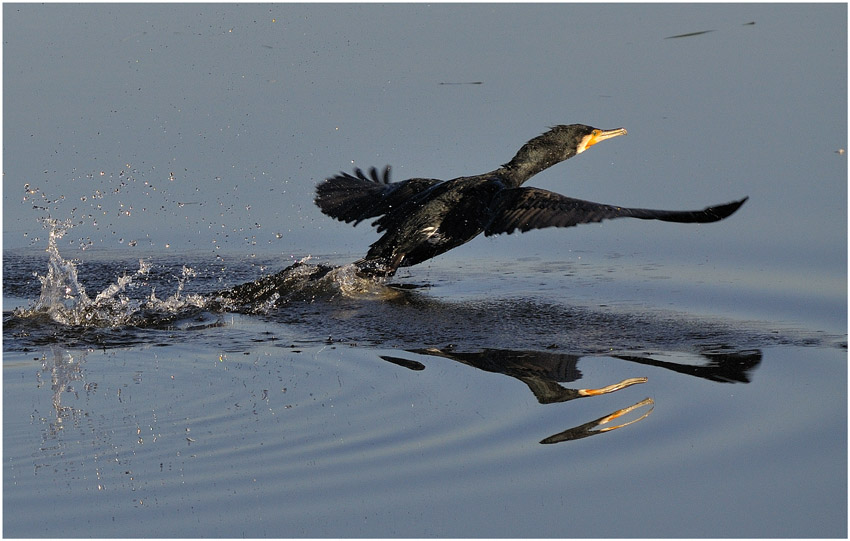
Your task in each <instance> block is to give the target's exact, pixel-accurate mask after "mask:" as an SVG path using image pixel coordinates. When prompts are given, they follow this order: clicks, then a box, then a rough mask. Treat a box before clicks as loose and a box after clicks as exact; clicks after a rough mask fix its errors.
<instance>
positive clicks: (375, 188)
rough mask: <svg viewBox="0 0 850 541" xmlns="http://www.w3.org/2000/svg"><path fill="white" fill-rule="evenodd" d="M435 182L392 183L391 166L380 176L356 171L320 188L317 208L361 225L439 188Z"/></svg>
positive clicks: (421, 180) (318, 188)
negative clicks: (427, 191) (420, 194)
mask: <svg viewBox="0 0 850 541" xmlns="http://www.w3.org/2000/svg"><path fill="white" fill-rule="evenodd" d="M439 182H440V181H439V180H437V179H431V178H412V179H410V180H405V181H403V182H395V183H390V166H387V167H385V168H384V170H383V171H382V172H379V171H378V170H377V169H375V168H374V167H372V168H370V169H369V177H367V176H366V175H365V174H364V173H363V171H362V170H360V169H359V168H358V169H355V170H354V175H349V174H348V173H340V174H338V175H336V176H334V177H331V178H329V179H327V180H324V181H323V182H321V183H320V184H319V185H318V186H316V199H315V202H316V205H318V206H319V208H320V209H321V210H322V212H323V213H325V214H327V215H328V216H330V217H332V218H336V219H337V220H340V221H343V222H354V225H357V224H359V223H360V222H362V221H363V220H365V219H367V218H373V217H375V216H381V215H383V214H386V213H387V212H389V211H390V210H392V209H393V208H396V207H398V206H399V205H401V204H402V203H404V202H405V201H407V200H408V199H410V198H411V197H413V196H414V195H416V194H418V193H420V192H422V191H423V190H426V189H428V188H430V187H431V186H433V185H434V184H438V183H439Z"/></svg>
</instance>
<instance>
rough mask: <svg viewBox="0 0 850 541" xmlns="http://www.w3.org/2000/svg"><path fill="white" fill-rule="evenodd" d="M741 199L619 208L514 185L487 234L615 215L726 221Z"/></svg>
mask: <svg viewBox="0 0 850 541" xmlns="http://www.w3.org/2000/svg"><path fill="white" fill-rule="evenodd" d="M746 200H747V198H746V197H745V198H743V199H741V200H740V201H735V202H732V203H727V204H725V205H718V206H715V207H707V208H705V209H703V210H652V209H634V208H625V207H617V206H613V205H603V204H600V203H592V202H590V201H582V200H581V199H573V198H572V197H566V196H563V195H561V194H558V193H555V192H550V191H547V190H541V189H539V188H510V189H507V190H503V191H502V192H500V193H499V194H498V195H497V196H496V199H495V200H494V204H493V217H492V218H491V220H490V222H489V223H488V224H487V226H486V228H485V229H484V234H485V235H487V236H490V235H498V234H499V233H513V232H514V231H515V230H517V229H519V230H520V231H522V232H525V231H528V230H529V229H540V228H543V227H570V226H573V225H578V224H584V223H592V222H601V221H602V220H607V219H613V218H639V219H641V220H662V221H665V222H681V223H708V222H716V221H718V220H722V219H723V218H726V217H727V216H729V215H731V214H732V213H733V212H735V211H736V210H738V208H739V207H740V206H741V205H743V204H744V201H746Z"/></svg>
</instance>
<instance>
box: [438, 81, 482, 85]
mask: <svg viewBox="0 0 850 541" xmlns="http://www.w3.org/2000/svg"><path fill="white" fill-rule="evenodd" d="M438 84H441V85H483V84H484V81H469V82H451V83H438Z"/></svg>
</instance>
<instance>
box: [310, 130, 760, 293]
mask: <svg viewBox="0 0 850 541" xmlns="http://www.w3.org/2000/svg"><path fill="white" fill-rule="evenodd" d="M625 133H626V130H624V129H622V128H619V129H617V130H607V131H606V130H599V129H596V128H592V127H590V126H585V125H582V124H571V125H565V126H556V127H554V128H552V129H551V130H550V131H548V132H546V133H544V134H543V135H541V136H539V137H536V138H534V139H532V140H531V141H529V142H528V143H526V144H525V145H523V147H522V148H521V149H520V150H519V152H517V154H516V156H514V158H513V159H512V160H511V161H510V162H508V163H506V164H505V165H503V166H501V167H500V168H498V169H496V170H494V171H491V172H489V173H485V174H482V175H475V176H470V177H459V178H455V179H452V180H447V181H441V180H437V179H426V178H413V179H409V180H405V181H402V182H396V183H390V182H389V167H388V168H386V169H385V170H384V171H383V173H382V174H381V173H379V172H378V171H377V170H376V169H374V168H372V169H371V171H370V176H368V177H367V176H366V175H365V174H364V173H363V172H362V171H361V170H359V169H357V170H355V174H354V175H349V174H347V173H340V174H339V175H337V176H334V177H331V178H329V179H327V180H325V181H324V182H322V183H320V184H319V185H318V187H317V188H316V204H317V205H318V206H319V208H320V209H321V210H322V212H323V213H325V214H327V215H328V216H331V217H333V218H336V219H338V220H341V221H344V222H354V225H357V224H358V223H360V222H361V221H363V220H365V219H368V218H376V217H377V218H378V219H377V220H375V221H374V222H373V223H372V225H374V226H376V227H377V230H378V232H379V233H384V234H383V236H382V237H381V238H380V239H378V240H377V242H375V243H374V244H372V246H371V247H370V249H369V252H368V253H367V254H366V257H364V258H363V259H361V260H360V261H358V262H357V265H358V267H359V268H360V270H361V271H362V272H363V273H365V274H370V275H379V276H380V275H392V274H394V273H395V271H396V269H398V268H399V267H408V266H411V265H416V264H418V263H422V262H423V261H426V260H428V259H431V258H432V257H435V256H437V255H440V254H442V253H444V252H447V251H448V250H451V249H452V248H456V247H457V246H460V245H461V244H464V243H466V242H468V241H470V240H472V239H473V238H475V237H476V236H478V235H479V234H481V233H484V234H485V235H487V236H490V235H496V234H499V233H512V232H513V231H515V230H517V229H519V230H520V231H522V232H525V231H528V230H530V229H537V228H542V227H569V226H573V225H577V224H580V223H589V222H598V221H601V220H604V219H611V218H620V217H632V218H640V219H644V220H663V221H669V222H682V223H694V222H696V223H706V222H714V221H718V220H722V219H723V218H726V217H727V216H729V215H731V214H732V213H733V212H735V211H736V210H737V209H738V208H739V207H740V206H741V205H742V204H743V203H744V201H746V199H747V198H744V199H742V200H740V201H736V202H733V203H728V204H726V205H720V206H716V207H708V208H706V209H704V210H700V211H669V210H651V209H632V208H624V207H617V206H612V205H603V204H599V203H592V202H590V201H582V200H580V199H573V198H571V197H566V196H563V195H560V194H557V193H554V192H550V191H547V190H542V189H539V188H524V187H522V184H523V183H524V182H526V181H527V180H528V179H529V178H531V177H532V176H534V175H535V174H537V173H539V172H540V171H543V170H544V169H546V168H548V167H551V166H552V165H555V164H556V163H558V162H561V161H564V160H566V159H568V158H571V157H573V156H575V155H576V154H580V153H581V152H583V151H584V150H586V149H587V148H589V147H590V146H592V145H594V144H596V143H598V142H599V141H603V140H605V139H610V138H611V137H616V136H618V135H625Z"/></svg>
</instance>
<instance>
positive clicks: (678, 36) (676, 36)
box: [664, 30, 714, 39]
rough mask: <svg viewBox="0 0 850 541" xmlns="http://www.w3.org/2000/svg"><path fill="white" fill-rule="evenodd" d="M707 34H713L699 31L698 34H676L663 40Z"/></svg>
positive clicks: (707, 31)
mask: <svg viewBox="0 0 850 541" xmlns="http://www.w3.org/2000/svg"><path fill="white" fill-rule="evenodd" d="M709 32H714V30H700V31H699V32H688V33H687V34H676V35H675V36H667V37H666V38H664V39H676V38H690V37H692V36H699V35H702V34H708V33H709Z"/></svg>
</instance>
